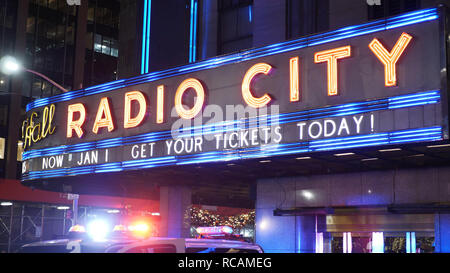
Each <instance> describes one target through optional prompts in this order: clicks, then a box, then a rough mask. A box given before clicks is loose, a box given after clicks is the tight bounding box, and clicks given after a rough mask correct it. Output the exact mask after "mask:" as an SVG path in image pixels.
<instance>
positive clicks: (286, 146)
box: [23, 9, 448, 181]
mask: <svg viewBox="0 0 450 273" xmlns="http://www.w3.org/2000/svg"><path fill="white" fill-rule="evenodd" d="M436 19H438V12H437V10H436V9H428V10H424V11H420V12H414V13H411V14H408V15H402V16H399V17H397V18H390V19H386V20H380V21H374V22H370V23H367V24H363V25H360V26H355V27H348V28H344V29H341V30H336V31H332V32H329V33H325V34H318V35H313V36H309V37H306V38H300V39H298V40H294V41H288V42H285V43H280V44H276V45H269V46H266V47H263V48H259V49H252V50H249V51H245V52H240V53H237V54H232V55H226V56H221V57H218V58H214V59H210V60H205V61H201V62H198V63H193V64H189V65H186V66H182V67H178V68H173V69H169V70H166V71H160V72H154V73H150V74H146V75H141V76H138V77H135V78H131V79H126V80H119V81H116V82H112V83H107V84H104V85H100V86H97V87H90V88H87V89H84V90H78V91H72V92H68V93H66V94H62V95H59V96H55V97H51V98H48V99H45V100H37V101H35V102H32V103H31V104H29V105H28V106H27V109H28V110H29V111H31V110H33V109H38V108H41V107H47V106H48V104H49V103H54V104H56V105H57V108H56V111H55V113H54V120H53V124H57V125H58V127H61V128H64V129H63V130H59V131H55V132H54V134H53V135H52V136H51V138H50V137H48V136H47V138H46V139H44V140H42V141H40V142H38V143H35V144H34V145H33V147H32V149H27V150H26V152H25V153H24V156H23V157H24V160H25V163H24V166H25V168H24V174H23V180H25V181H28V180H39V179H43V178H52V177H64V176H74V175H82V174H92V173H111V172H121V171H126V170H137V169H146V168H155V167H162V166H175V165H191V164H202V163H209V162H215V163H217V162H229V161H234V160H245V159H260V158H267V157H275V156H286V155H293V156H296V155H298V154H302V153H314V152H323V151H337V150H341V149H353V148H364V147H376V146H384V145H398V144H405V143H416V142H432V141H439V140H443V139H447V138H448V132H447V129H446V128H447V127H448V124H446V115H447V112H446V107H445V105H444V104H445V102H446V101H445V100H443V99H442V98H443V97H444V96H445V97H446V96H447V95H446V94H447V90H446V89H445V88H443V86H442V85H441V71H442V64H441V60H442V59H445V58H443V56H441V52H442V51H441V50H440V49H441V48H442V44H441V40H440V38H439V37H440V35H441V28H440V27H439V21H438V20H436ZM391 45H393V46H391ZM424 49H427V51H426V52H425V51H424ZM444 57H445V56H444ZM217 106H218V107H217ZM211 109H216V110H217V109H219V110H220V111H222V112H220V111H219V112H214V111H212V110H211ZM230 109H234V110H236V109H241V110H242V109H243V111H248V113H250V114H249V115H246V114H245V113H244V114H242V113H234V112H232V113H231V115H229V116H228V114H229V113H228V111H230ZM276 109H278V110H276ZM38 110H39V109H38ZM275 110H276V111H275ZM252 111H255V112H252ZM213 112H214V113H213ZM240 114H242V115H240ZM216 115H222V117H221V119H219V120H215V119H214V117H215V116H216ZM30 117H31V116H30ZM199 121H200V122H201V123H198V122H199ZM176 124H183V125H182V126H181V127H176V126H175V125H176ZM175 132H176V134H175Z"/></svg>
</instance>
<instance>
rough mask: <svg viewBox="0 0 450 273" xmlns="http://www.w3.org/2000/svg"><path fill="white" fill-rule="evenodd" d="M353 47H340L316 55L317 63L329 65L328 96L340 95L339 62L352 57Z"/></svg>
mask: <svg viewBox="0 0 450 273" xmlns="http://www.w3.org/2000/svg"><path fill="white" fill-rule="evenodd" d="M351 53H352V51H351V47H350V46H345V47H339V48H335V49H330V50H325V51H321V52H318V53H316V54H315V55H314V61H315V62H316V63H323V62H326V63H327V65H328V68H327V71H328V73H327V75H328V96H336V95H337V94H338V62H337V61H338V60H339V59H344V58H348V57H350V56H351Z"/></svg>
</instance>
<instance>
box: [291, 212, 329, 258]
mask: <svg viewBox="0 0 450 273" xmlns="http://www.w3.org/2000/svg"><path fill="white" fill-rule="evenodd" d="M296 218H297V219H296V221H297V222H296V224H297V228H296V242H297V245H296V250H297V251H296V252H297V253H316V234H317V233H323V234H324V235H323V237H324V241H325V238H328V235H327V233H326V216H322V215H307V216H297V217H296ZM324 249H325V248H324Z"/></svg>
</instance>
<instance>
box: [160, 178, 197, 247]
mask: <svg viewBox="0 0 450 273" xmlns="http://www.w3.org/2000/svg"><path fill="white" fill-rule="evenodd" d="M159 194H160V199H159V211H160V213H161V225H160V232H159V235H160V236H161V237H170V238H189V228H190V223H189V219H188V218H185V215H186V212H187V210H188V209H189V207H190V206H191V204H192V201H191V200H192V192H191V189H190V188H188V187H182V186H165V187H161V188H160V193H159Z"/></svg>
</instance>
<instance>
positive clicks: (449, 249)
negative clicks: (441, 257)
mask: <svg viewBox="0 0 450 273" xmlns="http://www.w3.org/2000/svg"><path fill="white" fill-rule="evenodd" d="M434 240H435V244H436V246H435V252H436V253H450V214H441V213H437V214H436V215H435V220H434Z"/></svg>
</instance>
